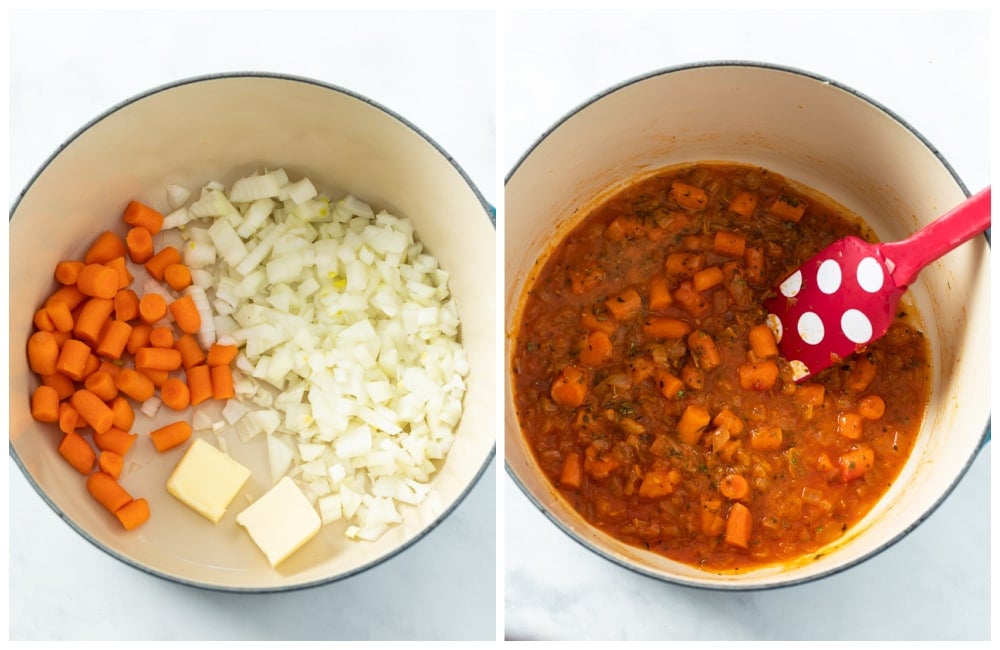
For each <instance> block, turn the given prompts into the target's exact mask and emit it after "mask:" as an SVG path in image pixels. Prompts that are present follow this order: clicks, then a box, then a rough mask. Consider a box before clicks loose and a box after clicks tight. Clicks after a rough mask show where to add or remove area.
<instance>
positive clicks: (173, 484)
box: [167, 438, 250, 524]
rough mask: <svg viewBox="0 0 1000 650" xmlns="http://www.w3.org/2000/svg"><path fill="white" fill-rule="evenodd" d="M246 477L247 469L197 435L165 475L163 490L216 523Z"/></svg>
mask: <svg viewBox="0 0 1000 650" xmlns="http://www.w3.org/2000/svg"><path fill="white" fill-rule="evenodd" d="M248 478H250V470H248V469H247V468H246V467H244V466H243V465H240V464H239V463H237V462H236V461H235V460H233V459H232V458H230V457H229V456H228V455H227V454H225V453H223V452H221V451H219V450H218V449H216V448H215V447H213V446H212V445H210V444H209V443H207V442H205V441H204V440H202V439H201V438H195V441H194V442H193V443H192V444H191V446H190V447H189V448H188V450H187V451H186V452H185V453H184V457H183V458H181V461H180V462H179V463H177V467H175V468H174V471H173V473H172V474H171V475H170V478H169V479H167V491H168V492H169V493H170V494H172V495H173V496H174V497H176V498H177V499H178V500H179V501H180V502H181V503H183V504H184V505H186V506H187V507H189V508H191V509H192V510H194V511H195V512H197V513H199V514H201V515H202V516H203V517H205V518H206V519H208V520H209V521H211V522H212V523H216V524H217V523H219V520H220V519H222V515H224V514H225V513H226V508H228V507H229V504H230V502H232V500H233V497H235V496H236V493H237V492H239V491H240V488H242V487H243V484H244V483H246V481H247V479H248Z"/></svg>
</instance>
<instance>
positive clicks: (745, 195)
mask: <svg viewBox="0 0 1000 650" xmlns="http://www.w3.org/2000/svg"><path fill="white" fill-rule="evenodd" d="M756 209H757V195H756V194H753V193H752V192H740V193H738V194H737V195H736V196H734V197H733V200H732V201H730V202H729V210H730V211H731V212H735V213H736V214H738V215H740V216H741V217H750V216H751V215H753V211H754V210H756Z"/></svg>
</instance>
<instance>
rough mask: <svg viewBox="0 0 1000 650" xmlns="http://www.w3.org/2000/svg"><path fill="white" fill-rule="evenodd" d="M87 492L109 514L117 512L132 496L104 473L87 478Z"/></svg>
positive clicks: (95, 473) (96, 473) (97, 473)
mask: <svg viewBox="0 0 1000 650" xmlns="http://www.w3.org/2000/svg"><path fill="white" fill-rule="evenodd" d="M87 491H88V492H90V495H91V496H92V497H94V498H95V499H97V502H98V503H100V504H101V505H102V506H104V507H105V508H107V509H108V511H109V512H111V513H115V512H118V511H119V510H121V509H122V508H123V507H124V506H125V505H126V504H128V503H129V502H130V501H131V500H132V495H131V494H129V493H128V492H127V491H126V490H125V488H123V487H122V486H121V485H120V484H119V483H118V481H116V480H115V479H114V478H112V477H111V476H110V475H108V474H105V473H104V472H94V473H93V474H91V475H90V476H89V477H88V478H87Z"/></svg>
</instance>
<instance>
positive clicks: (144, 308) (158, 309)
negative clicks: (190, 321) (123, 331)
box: [139, 293, 167, 325]
mask: <svg viewBox="0 0 1000 650" xmlns="http://www.w3.org/2000/svg"><path fill="white" fill-rule="evenodd" d="M166 315H167V299H166V298H164V297H163V296H161V295H160V294H158V293H147V294H146V295H144V296H143V297H142V298H140V299H139V317H140V318H142V321H143V322H144V323H148V324H150V325H152V324H153V323H155V322H156V321H158V320H160V319H161V318H163V317H164V316H166Z"/></svg>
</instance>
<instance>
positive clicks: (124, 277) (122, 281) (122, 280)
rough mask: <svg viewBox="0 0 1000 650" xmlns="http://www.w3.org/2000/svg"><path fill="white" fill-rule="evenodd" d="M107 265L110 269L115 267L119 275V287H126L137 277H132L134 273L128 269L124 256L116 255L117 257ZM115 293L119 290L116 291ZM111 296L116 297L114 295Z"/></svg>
mask: <svg viewBox="0 0 1000 650" xmlns="http://www.w3.org/2000/svg"><path fill="white" fill-rule="evenodd" d="M106 266H107V267H108V268H109V269H113V270H114V272H115V273H116V274H117V275H118V289H124V288H125V287H127V286H128V285H130V284H132V280H134V279H135V278H133V277H132V273H131V272H130V271H129V270H128V266H126V264H125V258H124V257H116V258H115V259H113V260H111V261H110V262H108V263H107V265H106ZM115 293H118V292H117V291H115ZM111 297H112V298H114V296H111Z"/></svg>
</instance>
